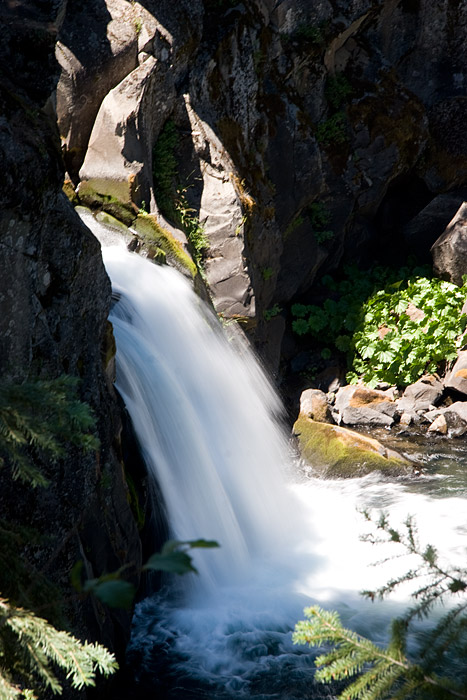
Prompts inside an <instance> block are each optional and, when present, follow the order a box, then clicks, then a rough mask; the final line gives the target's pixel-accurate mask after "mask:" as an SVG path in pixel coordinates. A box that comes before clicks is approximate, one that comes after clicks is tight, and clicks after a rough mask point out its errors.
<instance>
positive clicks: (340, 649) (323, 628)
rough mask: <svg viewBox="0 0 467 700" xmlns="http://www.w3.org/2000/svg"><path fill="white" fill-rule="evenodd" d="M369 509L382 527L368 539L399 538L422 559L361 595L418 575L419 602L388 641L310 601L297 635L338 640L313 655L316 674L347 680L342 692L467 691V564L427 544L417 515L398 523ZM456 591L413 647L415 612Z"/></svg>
mask: <svg viewBox="0 0 467 700" xmlns="http://www.w3.org/2000/svg"><path fill="white" fill-rule="evenodd" d="M364 516H365V517H366V519H367V520H368V521H369V522H370V523H372V524H373V525H374V527H375V532H376V534H374V533H373V534H370V535H367V536H365V537H364V538H363V539H365V540H366V541H369V542H372V543H376V544H378V543H386V544H387V543H393V544H395V545H396V546H397V547H398V552H397V554H396V555H395V556H397V557H400V556H403V555H410V556H411V557H412V559H413V557H414V556H415V557H416V558H417V559H418V564H416V565H414V566H411V568H410V569H408V571H407V572H406V573H405V574H403V575H401V576H399V577H397V578H396V579H393V580H391V581H389V582H388V583H387V584H385V585H384V586H382V587H381V588H379V589H378V590H376V591H364V592H363V595H365V596H366V597H368V598H370V599H371V600H374V599H375V598H376V597H378V598H385V597H386V596H387V595H388V594H389V593H391V592H393V591H394V590H395V589H396V588H398V587H399V586H400V585H401V584H404V583H406V582H408V581H412V582H414V581H417V580H419V581H420V583H419V585H418V587H416V589H415V590H414V592H413V593H412V599H413V601H414V605H413V606H412V607H411V608H409V609H408V610H407V612H406V613H405V614H404V615H403V616H402V617H400V618H396V619H394V620H393V622H392V625H391V636H390V641H389V644H388V645H387V646H386V647H383V646H379V645H376V644H374V643H373V642H371V641H370V640H368V639H366V638H365V637H362V636H360V635H358V634H356V633H355V632H354V631H352V630H349V629H346V628H344V627H343V626H342V624H341V622H340V619H339V616H338V614H337V613H336V612H332V611H326V610H323V609H321V608H320V607H318V606H314V607H311V608H307V609H305V616H306V618H307V619H306V620H302V621H300V622H299V623H298V624H297V625H296V627H295V632H294V635H293V640H294V642H295V643H297V644H309V645H310V646H318V647H322V646H323V645H328V644H330V645H332V649H331V650H330V651H325V652H324V653H322V654H320V655H319V656H318V657H317V658H316V659H315V664H316V666H317V667H318V670H317V672H316V676H315V678H316V679H317V680H319V681H322V682H323V683H329V682H331V681H335V680H337V681H345V682H346V687H345V690H343V691H342V692H341V694H340V695H339V696H338V697H339V699H340V700H348V699H349V698H350V699H354V700H384V699H387V698H399V699H401V700H402V699H404V698H415V697H420V698H440V699H448V698H450V699H452V698H464V699H465V698H467V669H466V666H465V663H464V659H465V653H466V651H467V598H466V591H467V570H466V569H462V568H459V567H451V566H449V565H444V564H442V563H441V562H440V560H439V557H438V553H437V551H436V549H435V548H434V547H433V546H432V545H426V546H422V545H421V543H420V540H419V536H418V532H417V528H416V526H415V523H414V521H413V519H412V518H410V517H409V518H407V520H406V522H405V524H404V529H403V530H400V529H395V528H394V527H392V525H391V524H390V522H389V519H388V516H387V514H386V513H381V515H380V517H379V518H378V520H376V521H373V520H372V518H371V516H370V514H369V513H367V512H364ZM453 596H455V598H454V600H455V604H454V605H449V606H448V609H447V612H445V613H444V614H443V615H441V616H440V617H439V618H438V619H437V620H436V622H435V623H434V624H433V625H432V627H431V629H430V631H429V632H425V633H424V634H423V635H418V639H417V644H415V645H414V644H413V643H412V644H411V645H410V648H411V649H412V651H411V652H410V654H409V652H408V651H407V649H408V640H409V635H410V634H411V633H412V632H413V622H414V620H416V619H417V618H421V617H423V618H426V617H427V616H428V615H429V614H430V613H431V612H432V611H433V608H434V607H435V606H437V608H438V609H439V605H440V603H444V602H445V600H447V602H449V603H451V599H452V597H453Z"/></svg>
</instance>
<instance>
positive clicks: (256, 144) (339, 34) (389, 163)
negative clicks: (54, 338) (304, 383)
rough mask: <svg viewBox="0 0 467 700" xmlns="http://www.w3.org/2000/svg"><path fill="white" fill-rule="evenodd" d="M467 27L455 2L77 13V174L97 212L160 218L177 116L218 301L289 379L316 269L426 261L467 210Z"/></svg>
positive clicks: (68, 96)
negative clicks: (123, 207)
mask: <svg viewBox="0 0 467 700" xmlns="http://www.w3.org/2000/svg"><path fill="white" fill-rule="evenodd" d="M187 19H188V21H187ZM466 22H467V10H466V8H465V6H464V5H463V4H462V3H452V2H450V1H449V0H442V1H441V2H439V3H432V2H429V0H354V1H353V2H347V1H345V2H341V1H339V0H332V1H331V0H322V1H321V2H315V3H308V2H303V1H301V0H282V1H281V2H273V1H272V0H245V1H244V2H236V1H234V0H204V2H202V0H195V1H190V2H189V3H188V2H185V1H183V2H178V3H170V2H153V1H152V0H144V2H143V1H142V2H131V3H130V2H126V0H107V1H106V2H105V3H103V2H92V3H88V4H87V5H86V7H83V5H82V3H77V2H73V1H71V2H69V3H68V9H67V15H66V18H65V22H64V24H63V28H62V30H61V32H60V37H59V39H60V41H59V43H58V45H57V46H58V49H57V57H58V60H59V62H60V64H61V66H62V75H61V78H60V82H59V84H58V90H57V109H58V119H59V126H60V131H61V136H62V143H63V148H64V155H65V161H66V164H67V168H68V172H69V174H70V177H71V179H72V180H73V183H74V185H75V186H78V192H81V196H82V197H83V200H85V201H88V202H91V203H94V206H97V205H101V206H102V204H103V203H104V204H105V203H107V205H108V206H110V204H111V203H112V200H113V199H114V198H117V199H120V200H122V201H124V202H126V203H127V204H129V203H133V204H135V205H136V206H137V207H139V206H142V205H143V204H144V206H145V207H146V208H148V209H149V208H150V209H151V211H152V212H155V213H156V214H157V212H158V208H160V207H158V202H157V197H156V196H155V192H154V187H153V172H152V170H153V146H154V144H155V143H156V142H157V139H158V136H159V135H160V133H161V130H162V129H163V127H164V124H165V123H166V122H167V120H168V119H171V120H173V121H174V123H175V125H176V127H177V134H178V143H177V154H178V158H179V163H178V168H179V178H180V181H181V182H182V184H185V185H186V186H188V194H189V197H190V203H191V205H192V206H193V208H194V209H196V211H197V212H198V213H199V216H200V219H201V221H202V222H203V224H204V227H205V231H206V234H207V236H208V238H209V240H210V251H209V253H208V257H207V261H206V274H207V281H208V284H209V286H210V289H211V293H212V295H213V298H214V302H215V305H216V307H217V309H218V311H219V312H221V313H222V314H223V315H225V316H227V317H229V316H230V317H236V318H238V319H240V320H241V321H243V323H244V324H245V326H246V327H247V328H250V329H251V328H252V327H254V330H253V331H251V333H252V336H253V337H254V340H255V342H256V344H257V346H258V348H259V349H260V352H261V354H262V355H263V357H264V358H265V359H266V361H267V362H268V363H269V365H270V366H271V367H272V368H273V369H275V370H277V367H278V363H279V356H280V352H281V342H282V338H283V333H284V328H285V320H284V318H283V316H284V314H283V313H281V309H286V308H287V306H288V304H290V302H291V301H293V300H294V299H296V298H298V297H301V298H303V297H304V295H306V294H307V293H308V292H309V290H310V288H311V287H312V285H313V282H314V280H315V278H316V277H317V275H321V274H323V273H325V272H327V271H329V270H333V269H335V268H336V267H337V266H338V265H339V264H340V263H341V261H342V260H348V259H351V258H353V259H359V260H362V261H365V260H369V259H373V258H374V257H375V255H378V256H381V255H382V256H383V257H384V256H386V257H387V258H389V257H390V256H391V255H392V252H393V251H394V250H395V249H396V250H398V251H399V252H400V249H401V247H404V249H405V250H406V251H407V252H415V253H417V254H418V255H419V257H422V258H423V257H425V258H426V257H427V256H428V251H429V248H430V246H431V244H432V243H433V242H434V240H435V239H436V238H437V237H438V235H440V234H441V233H442V231H443V229H444V227H445V226H446V224H447V223H448V221H450V219H451V218H452V216H453V215H454V213H455V211H456V210H457V208H458V206H459V204H460V203H461V202H462V199H463V197H464V194H465V193H464V192H463V191H462V187H463V186H464V185H465V182H466V177H467V172H466V166H465V163H466V159H465V156H466V148H467V146H466V144H465V136H464V133H463V131H464V130H463V121H464V115H465V110H466V104H467V103H466V97H465V80H466V75H467V73H466V69H467V65H466V61H467V58H466V49H465V43H464V41H463V36H464V32H465V27H466ZM384 251H385V252H384Z"/></svg>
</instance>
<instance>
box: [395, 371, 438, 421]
mask: <svg viewBox="0 0 467 700" xmlns="http://www.w3.org/2000/svg"><path fill="white" fill-rule="evenodd" d="M443 391H444V385H443V382H442V381H441V380H440V379H439V377H436V376H435V375H432V374H430V375H426V376H424V377H422V378H421V379H419V380H418V381H417V382H415V384H410V385H409V386H408V387H407V388H406V389H405V391H404V393H403V395H402V398H400V399H398V400H397V401H396V404H397V410H398V411H399V413H418V412H419V411H429V410H430V407H432V406H436V404H437V403H438V401H440V399H441V397H442V395H443Z"/></svg>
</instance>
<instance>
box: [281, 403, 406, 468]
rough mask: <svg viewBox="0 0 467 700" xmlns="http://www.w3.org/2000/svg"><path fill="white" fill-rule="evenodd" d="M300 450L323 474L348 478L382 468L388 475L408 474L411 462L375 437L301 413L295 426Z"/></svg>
mask: <svg viewBox="0 0 467 700" xmlns="http://www.w3.org/2000/svg"><path fill="white" fill-rule="evenodd" d="M293 432H294V435H296V436H297V437H298V443H299V447H300V453H301V456H302V458H303V459H304V460H306V461H307V462H308V463H309V464H310V465H311V466H312V467H313V468H315V469H316V470H317V471H318V472H319V473H320V474H321V475H322V476H326V477H329V478H348V477H357V476H363V475H365V474H368V473H370V472H372V471H382V472H384V473H385V474H390V475H391V476H398V475H401V474H409V473H411V471H412V465H411V463H410V462H409V461H408V460H406V459H405V458H404V457H402V455H400V454H399V453H398V452H395V451H394V450H389V449H387V448H386V447H384V445H382V444H381V443H380V442H378V440H373V439H372V438H369V437H366V436H364V435H359V433H356V432H354V431H353V430H349V429H348V428H342V427H341V426H337V425H329V424H328V423H318V422H317V421H314V420H312V419H311V418H308V417H307V416H306V415H304V414H301V415H300V416H299V417H298V420H297V421H296V423H295V425H294V427H293Z"/></svg>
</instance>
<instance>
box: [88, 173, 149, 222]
mask: <svg viewBox="0 0 467 700" xmlns="http://www.w3.org/2000/svg"><path fill="white" fill-rule="evenodd" d="M78 196H79V200H80V202H82V203H83V204H85V205H86V206H88V207H90V208H91V209H96V208H98V209H102V210H103V211H104V212H107V213H108V214H110V215H111V216H112V217H115V218H116V219H118V220H119V221H122V222H123V223H124V224H125V225H126V226H131V225H132V223H133V221H134V219H135V218H136V214H137V208H136V207H135V205H134V204H132V202H131V201H128V202H126V201H124V200H122V199H119V198H118V197H116V196H114V195H112V194H107V193H103V192H100V191H99V187H98V183H97V182H94V181H88V180H81V182H80V183H79V186H78Z"/></svg>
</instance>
